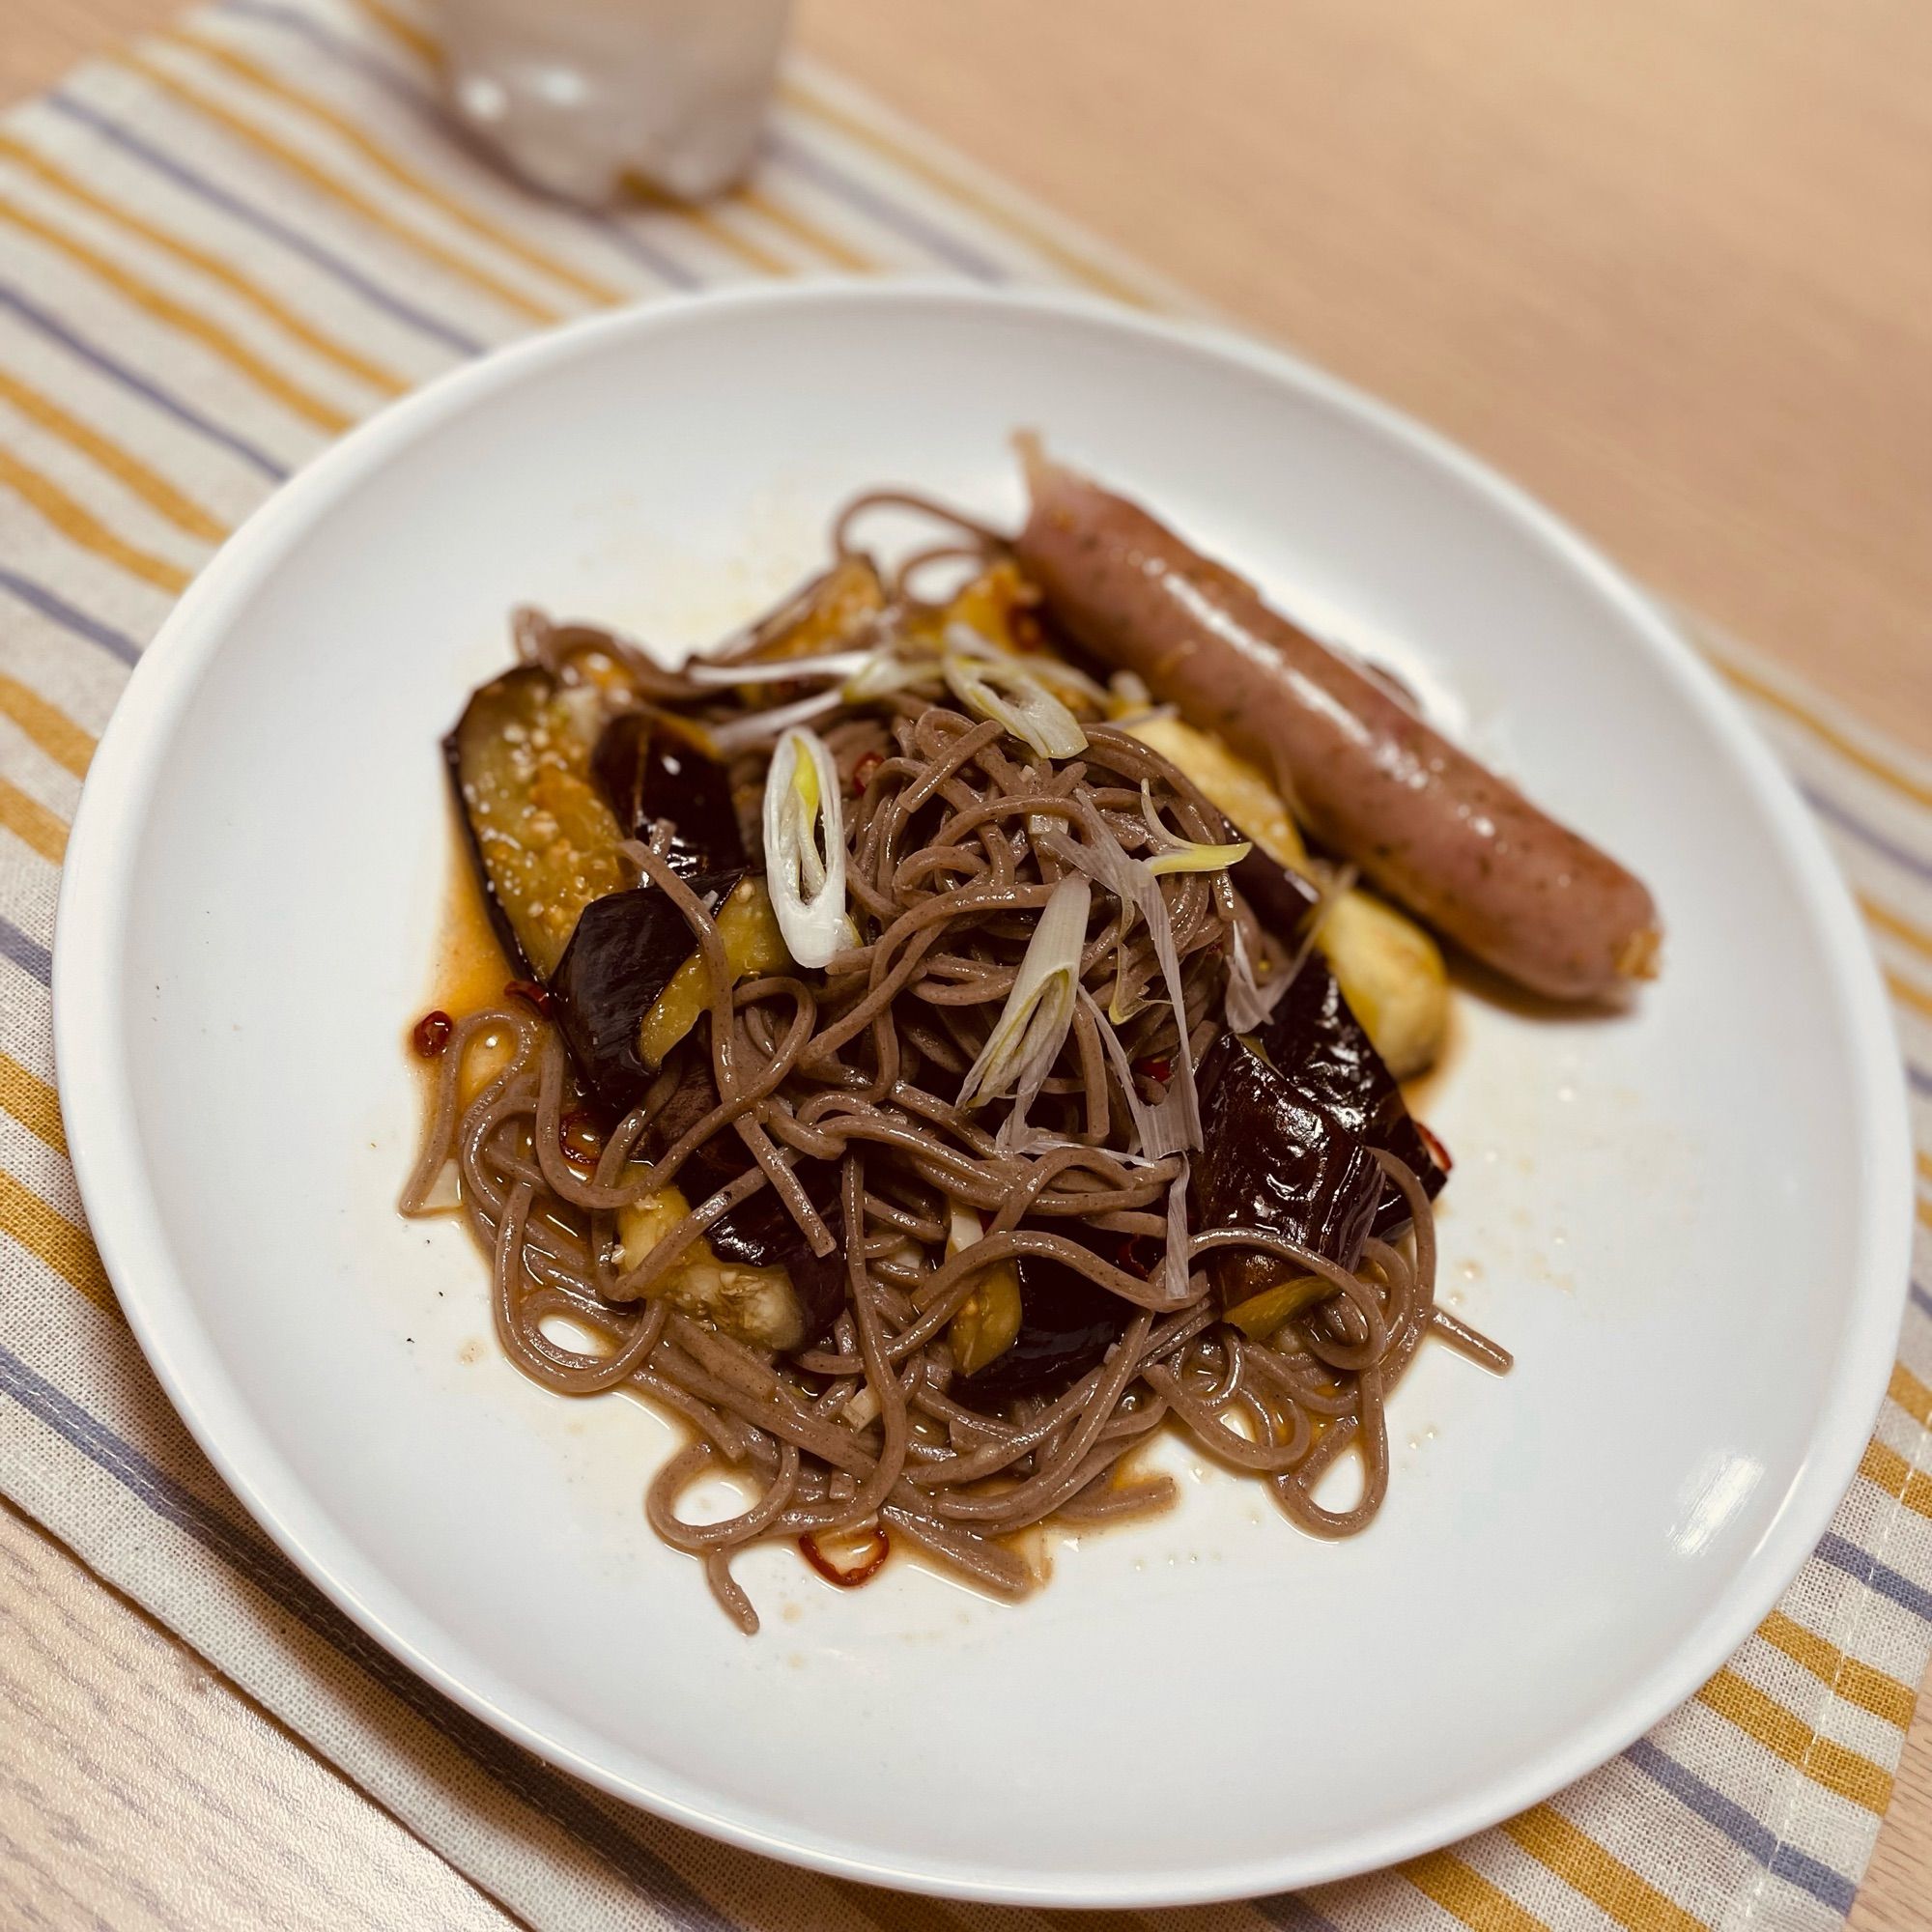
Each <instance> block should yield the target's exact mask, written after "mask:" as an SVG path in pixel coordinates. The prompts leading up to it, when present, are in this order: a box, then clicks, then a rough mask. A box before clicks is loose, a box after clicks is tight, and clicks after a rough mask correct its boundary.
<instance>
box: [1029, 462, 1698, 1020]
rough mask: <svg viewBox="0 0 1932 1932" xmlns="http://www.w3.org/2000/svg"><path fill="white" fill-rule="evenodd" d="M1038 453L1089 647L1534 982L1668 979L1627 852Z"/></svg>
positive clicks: (1039, 491)
mask: <svg viewBox="0 0 1932 1932" xmlns="http://www.w3.org/2000/svg"><path fill="white" fill-rule="evenodd" d="M1025 455H1026V461H1027V470H1028V483H1029V487H1030V490H1031V492H1032V497H1033V502H1032V510H1031V514H1030V515H1029V517H1028V519H1027V524H1026V527H1025V528H1024V529H1023V530H1022V531H1021V532H1020V535H1019V538H1018V540H1017V545H1016V549H1017V554H1018V558H1019V562H1020V565H1021V567H1022V569H1024V570H1025V571H1026V572H1027V573H1028V575H1029V576H1030V577H1032V578H1033V579H1034V580H1035V582H1037V583H1038V585H1039V586H1040V588H1041V590H1042V591H1043V592H1044V593H1045V596H1046V602H1047V608H1048V610H1049V611H1050V612H1051V613H1052V615H1053V616H1054V617H1055V618H1056V619H1057V620H1058V622H1059V623H1060V624H1061V626H1062V627H1063V628H1064V629H1065V631H1066V632H1067V633H1068V634H1069V635H1070V636H1071V637H1072V638H1073V639H1075V641H1076V642H1078V643H1080V644H1081V645H1083V646H1084V647H1085V648H1086V649H1088V650H1090V651H1092V652H1093V653H1094V655H1095V656H1096V657H1099V658H1101V659H1103V660H1104V661H1105V662H1107V663H1109V664H1112V665H1116V666H1119V667H1120V668H1122V669H1125V670H1130V671H1133V672H1135V673H1137V674H1138V675H1139V676H1140V677H1141V678H1142V679H1143V680H1144V681H1145V683H1146V684H1147V686H1148V688H1149V690H1150V691H1151V692H1152V693H1153V695H1154V696H1155V697H1157V698H1159V699H1161V700H1162V701H1164V702H1168V703H1172V704H1175V705H1177V706H1178V707H1179V710H1180V712H1181V714H1182V715H1183V716H1184V717H1186V718H1188V719H1191V720H1193V721H1194V722H1196V723H1198V724H1200V725H1206V726H1208V727H1209V728H1211V729H1212V730H1215V731H1217V732H1219V733H1220V734H1221V735H1222V737H1224V738H1225V739H1226V740H1227V741H1228V743H1229V744H1231V745H1232V746H1234V748H1235V749H1236V751H1238V752H1240V753H1244V754H1245V755H1246V756H1248V757H1250V758H1252V759H1254V760H1255V761H1256V762H1257V763H1259V764H1260V765H1261V766H1262V768H1263V769H1264V771H1278V772H1283V773H1284V774H1285V776H1286V779H1287V781H1288V782H1289V783H1290V785H1291V786H1292V797H1293V803H1294V806H1295V809H1296V811H1297V813H1298V815H1299V816H1300V817H1301V818H1302V819H1303V820H1304V821H1305V823H1306V824H1307V826H1308V828H1309V830H1310V831H1311V832H1312V833H1313V834H1314V835H1315V837H1316V838H1319V839H1321V842H1322V843H1323V844H1325V845H1328V846H1330V847H1332V848H1333V849H1334V850H1335V851H1337V852H1339V853H1341V854H1342V855H1343V856H1344V857H1346V858H1349V859H1351V860H1353V861H1354V863H1355V864H1356V865H1357V866H1359V867H1361V868H1362V870H1363V872H1365V873H1366V874H1367V875H1368V877H1369V878H1370V879H1372V880H1374V882H1375V883H1376V884H1377V885H1378V886H1379V887H1381V889H1382V890H1383V891H1384V892H1386V893H1388V894H1389V895H1392V896H1393V897H1395V898H1397V899H1400V900H1401V901H1402V902H1403V903H1404V904H1405V905H1407V906H1408V907H1410V908H1411V909H1412V910H1413V911H1415V912H1416V913H1418V914H1420V915H1421V917H1422V918H1424V919H1425V920H1427V921H1428V922H1429V923H1431V924H1433V925H1434V926H1435V927H1436V928H1437V930H1439V931H1440V932H1442V933H1444V934H1446V935H1447V936H1448V937H1449V938H1451V939H1453V940H1455V941H1456V942H1457V943H1458V944H1460V945H1461V946H1463V947H1464V948H1466V949H1467V951H1469V952H1472V953H1474V954H1475V956H1476V957H1477V958H1478V959H1481V960H1483V961H1485V962H1486V963H1487V964H1488V965H1490V966H1492V967H1494V968H1495V969H1496V970H1497V971H1498V972H1500V973H1503V974H1506V975H1507V976H1508V977H1509V978H1510V979H1512V980H1517V981H1518V982H1519V983H1520V984H1521V985H1524V986H1527V987H1529V988H1530V989H1531V990H1532V991H1534V992H1538V993H1542V994H1544V995H1546V996H1548V997H1549V998H1552V999H1559V1000H1600V999H1604V998H1605V997H1608V996H1611V995H1614V994H1616V993H1617V992H1619V991H1621V990H1623V989H1624V988H1625V987H1627V986H1628V984H1629V983H1630V982H1631V981H1632V980H1638V979H1647V978H1649V977H1651V975H1652V974H1653V973H1654V972H1655V970H1656V959H1657V952H1658V946H1659V942H1660V939H1661V931H1660V927H1659V923H1658V917H1657V909H1656V906H1655V905H1654V904H1653V902H1652V900H1651V896H1650V894H1649V893H1648V892H1647V891H1645V889H1644V887H1643V885H1642V884H1641V883H1640V882H1639V881H1638V880H1637V879H1635V878H1634V877H1633V876H1632V875H1631V874H1630V873H1629V872H1627V871H1626V870H1625V869H1624V868H1623V867H1621V866H1619V865H1618V864H1617V863H1616V861H1615V860H1613V859H1611V858H1609V857H1608V856H1607V855H1606V854H1605V853H1603V852H1600V851H1599V850H1598V849H1597V848H1596V846H1594V845H1592V844H1591V843H1589V841H1588V840H1587V839H1584V838H1579V837H1578V836H1577V834H1576V833H1574V832H1572V831H1570V830H1568V829H1567V828H1566V827H1564V826H1561V825H1559V824H1557V823H1556V822H1555V820H1554V819H1551V818H1549V817H1548V816H1547V815H1546V814H1545V813H1543V812H1542V811H1539V810H1537V808H1536V807H1535V806H1533V805H1532V804H1530V802H1529V801H1528V800H1527V799H1526V798H1524V797H1523V796H1522V794H1521V793H1520V792H1519V791H1518V790H1517V789H1516V788H1515V787H1514V786H1513V785H1510V784H1507V783H1505V782H1504V781H1502V780H1501V779H1499V778H1497V777H1496V776H1495V774H1494V773H1493V772H1490V771H1487V770H1485V769H1484V767H1483V766H1482V765H1480V764H1478V763H1477V762H1476V760H1475V759H1473V758H1471V757H1470V756H1468V755H1467V753H1463V752H1461V751H1458V750H1457V748H1456V747H1455V746H1454V745H1452V744H1450V743H1449V742H1448V740H1447V739H1445V738H1444V737H1442V736H1441V734H1440V733H1439V732H1437V731H1435V730H1434V729H1432V728H1431V727H1430V726H1429V725H1426V724H1424V723H1423V722H1422V720H1421V719H1419V718H1418V717H1416V716H1415V715H1414V713H1413V712H1411V711H1410V710H1408V709H1407V708H1406V706H1404V705H1403V704H1402V703H1400V702H1399V701H1398V700H1397V699H1396V698H1395V697H1394V696H1391V695H1390V693H1389V692H1388V690H1387V689H1385V688H1384V687H1383V686H1382V685H1381V684H1380V683H1378V681H1376V680H1375V679H1373V678H1371V677H1369V676H1367V675H1365V674H1364V673H1363V672H1362V671H1361V670H1359V669H1357V668H1355V667H1354V666H1353V665H1351V664H1350V663H1348V662H1346V661H1345V660H1344V659H1342V658H1340V657H1338V656H1337V655H1336V654H1335V653H1334V652H1333V651H1331V650H1329V649H1327V648H1326V647H1325V646H1324V645H1322V644H1321V643H1319V642H1317V640H1316V639H1313V638H1311V637H1310V636H1309V635H1308V634H1307V633H1306V632H1305V631H1303V630H1301V629H1300V628H1299V627H1297V626H1296V625H1294V624H1293V623H1291V622H1290V621H1289V620H1288V619H1287V618H1286V617H1284V616H1282V615H1281V614H1280V613H1279V612H1278V611H1271V610H1270V609H1269V608H1268V607H1267V605H1266V604H1264V602H1263V601H1262V599H1261V597H1260V595H1259V594H1258V593H1257V592H1256V590H1255V588H1254V586H1253V585H1252V584H1250V583H1248V582H1245V581H1244V580H1243V579H1241V578H1239V577H1236V575H1235V574H1234V572H1232V571H1231V570H1228V569H1226V568H1225V567H1224V566H1222V565H1220V564H1218V563H1214V562H1212V561H1210V560H1209V559H1208V558H1207V557H1204V556H1202V555H1201V554H1199V553H1198V552H1196V551H1194V550H1192V549H1190V548H1189V547H1188V545H1187V544H1185V543H1184V542H1183V541H1182V540H1181V539H1180V538H1179V536H1177V535H1176V534H1175V533H1174V532H1173V531H1172V530H1170V529H1168V528H1167V527H1166V526H1164V525H1162V524H1160V523H1158V522H1156V521H1155V519H1154V518H1152V517H1151V516H1149V515H1148V513H1147V512H1146V511H1145V510H1143V509H1141V508H1140V507H1139V506H1138V505H1136V504H1134V503H1130V502H1128V501H1127V500H1126V499H1125V498H1124V497H1117V496H1115V495H1114V494H1113V493H1112V492H1111V491H1108V490H1104V489H1102V488H1101V487H1100V486H1099V485H1098V484H1096V483H1094V482H1091V481H1090V480H1089V479H1088V478H1086V477H1084V476H1081V475H1079V474H1077V473H1076V472H1074V471H1072V470H1069V469H1064V468H1063V467H1061V466H1060V465H1059V464H1056V463H1052V462H1050V461H1048V460H1047V459H1046V458H1045V457H1044V456H1042V455H1041V454H1040V453H1039V452H1038V450H1037V448H1033V447H1027V448H1026V449H1025Z"/></svg>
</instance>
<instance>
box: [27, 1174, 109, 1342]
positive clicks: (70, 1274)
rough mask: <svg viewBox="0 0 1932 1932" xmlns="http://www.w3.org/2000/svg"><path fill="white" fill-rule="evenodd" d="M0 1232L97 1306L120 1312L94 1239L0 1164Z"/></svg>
mask: <svg viewBox="0 0 1932 1932" xmlns="http://www.w3.org/2000/svg"><path fill="white" fill-rule="evenodd" d="M0 1234H7V1235H11V1236H13V1237H14V1240H16V1241H18V1242H19V1244H20V1245H21V1246H22V1247H23V1248H25V1249H26V1250H27V1252H28V1253H29V1254H31V1255H35V1256H38V1257H39V1258H40V1260H42V1261H43V1262H45V1263H46V1264H47V1265H48V1266H49V1267H50V1268H52V1269H53V1271H54V1272H55V1273H56V1274H57V1275H59V1276H60V1277H61V1278H62V1279H63V1280H64V1281H66V1282H67V1283H68V1284H69V1285H70V1286H71V1287H73V1288H76V1289H78V1290H79V1291H80V1293H82V1294H84V1295H86V1297H87V1298H88V1300H90V1301H91V1302H93V1303H94V1305H95V1306H96V1307H97V1308H103V1309H105V1310H106V1311H107V1313H108V1314H110V1315H119V1314H120V1312H121V1304H120V1303H119V1302H118V1301H116V1300H115V1299H114V1290H113V1288H112V1287H111V1286H110V1285H109V1283H108V1280H107V1270H106V1269H105V1268H104V1267H102V1266H101V1265H100V1257H99V1254H97V1253H96V1252H95V1247H94V1243H93V1242H92V1241H90V1240H89V1239H88V1237H87V1236H86V1235H85V1234H84V1233H83V1232H82V1231H81V1230H80V1229H78V1228H76V1227H75V1226H74V1225H73V1223H72V1222H71V1221H70V1220H69V1219H68V1218H67V1217H66V1215H64V1214H56V1213H55V1212H54V1210H53V1209H52V1208H49V1207H48V1206H47V1204H46V1203H45V1202H44V1201H43V1200H42V1199H41V1197H40V1196H39V1195H38V1194H34V1193H31V1192H30V1191H29V1190H28V1189H26V1188H25V1187H22V1186H21V1185H20V1183H19V1182H18V1181H17V1180H15V1179H14V1177H13V1176H12V1175H11V1174H9V1173H8V1172H7V1170H6V1169H5V1168H0Z"/></svg>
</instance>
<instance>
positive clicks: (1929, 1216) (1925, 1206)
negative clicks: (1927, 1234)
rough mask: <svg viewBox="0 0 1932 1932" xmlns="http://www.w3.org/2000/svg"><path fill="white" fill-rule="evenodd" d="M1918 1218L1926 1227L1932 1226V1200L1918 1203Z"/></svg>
mask: <svg viewBox="0 0 1932 1932" xmlns="http://www.w3.org/2000/svg"><path fill="white" fill-rule="evenodd" d="M1918 1218H1919V1220H1920V1221H1922V1222H1923V1223H1924V1224H1925V1226H1926V1227H1928V1228H1932V1202H1925V1201H1921V1202H1919V1203H1918Z"/></svg>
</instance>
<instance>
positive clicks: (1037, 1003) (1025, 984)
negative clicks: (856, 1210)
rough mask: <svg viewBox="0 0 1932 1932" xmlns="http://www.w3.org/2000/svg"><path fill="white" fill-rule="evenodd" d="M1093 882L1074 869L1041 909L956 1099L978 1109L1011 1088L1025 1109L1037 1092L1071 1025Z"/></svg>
mask: <svg viewBox="0 0 1932 1932" xmlns="http://www.w3.org/2000/svg"><path fill="white" fill-rule="evenodd" d="M1092 903H1093V888H1092V887H1091V886H1089V885H1088V883H1087V880H1086V878H1085V877H1084V876H1083V875H1082V874H1080V873H1078V872H1074V873H1071V874H1069V875H1068V876H1067V877H1066V878H1064V879H1062V880H1061V882H1060V883H1059V884H1058V885H1057V886H1055V887H1054V889H1053V895H1052V896H1051V897H1050V898H1049V899H1048V900H1047V902H1046V904H1045V906H1044V907H1043V908H1042V909H1041V912H1040V915H1039V921H1038V923H1037V924H1036V925H1035V927H1034V929H1033V938H1032V939H1031V940H1030V941H1029V942H1028V943H1027V950H1026V956H1025V957H1024V958H1023V959H1022V960H1021V961H1020V970H1019V973H1018V976H1017V977H1016V978H1015V979H1014V980H1013V989H1012V991H1011V992H1010V993H1009V994H1008V995H1007V1004H1006V1006H1005V1007H1004V1008H1003V1009H1001V1012H1000V1017H999V1018H998V1019H997V1020H995V1021H994V1022H993V1031H992V1032H991V1033H990V1034H989V1035H988V1036H987V1038H986V1044H985V1045H984V1046H983V1047H982V1048H980V1057H979V1059H977V1060H976V1061H974V1063H973V1065H971V1066H970V1067H968V1068H967V1071H966V1078H965V1081H964V1083H963V1084H962V1085H961V1087H960V1089H959V1100H958V1104H959V1106H960V1107H962V1108H966V1107H977V1106H980V1105H981V1104H982V1103H983V1102H985V1101H987V1100H996V1099H998V1098H999V1097H1000V1096H1001V1095H1002V1094H1014V1095H1015V1096H1016V1097H1015V1106H1016V1109H1017V1111H1018V1112H1019V1113H1021V1114H1024V1113H1025V1112H1026V1110H1027V1108H1028V1106H1029V1105H1030V1104H1031V1103H1032V1101H1033V1099H1034V1096H1035V1095H1036V1094H1038V1092H1039V1090H1040V1087H1041V1086H1042V1085H1043V1084H1044V1082H1045V1080H1046V1076H1047V1075H1048V1074H1049V1073H1050V1072H1051V1071H1052V1070H1053V1063H1054V1062H1055V1061H1056V1060H1058V1059H1059V1058H1060V1049H1061V1046H1062V1044H1063V1043H1064V1042H1065V1038H1066V1029H1067V1028H1068V1027H1069V1026H1071V1025H1072V1024H1073V1007H1074V1003H1075V1001H1076V1000H1077V998H1078V997H1079V993H1080V954H1081V952H1082V950H1083V949H1084V948H1085V946H1086V944H1087V911H1088V908H1089V906H1090V905H1091V904H1092Z"/></svg>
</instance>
